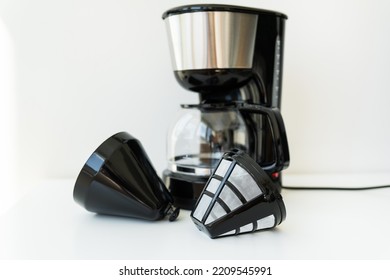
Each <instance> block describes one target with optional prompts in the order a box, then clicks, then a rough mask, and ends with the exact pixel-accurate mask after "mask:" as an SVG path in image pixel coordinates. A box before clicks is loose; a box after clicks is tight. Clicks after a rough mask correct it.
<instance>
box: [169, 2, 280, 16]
mask: <svg viewBox="0 0 390 280" xmlns="http://www.w3.org/2000/svg"><path fill="white" fill-rule="evenodd" d="M196 12H233V13H245V14H261V15H266V16H276V17H281V18H284V19H287V15H285V14H283V13H281V12H277V11H272V10H265V9H258V8H252V7H243V6H235V5H221V4H192V5H184V6H178V7H175V8H172V9H169V10H167V11H166V12H164V13H163V15H162V18H163V19H166V18H167V17H169V16H173V15H179V14H186V13H196Z"/></svg>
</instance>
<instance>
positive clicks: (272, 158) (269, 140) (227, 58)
mask: <svg viewBox="0 0 390 280" xmlns="http://www.w3.org/2000/svg"><path fill="white" fill-rule="evenodd" d="M163 19H164V21H165V23H166V27H167V31H168V38H169V46H170V51H171V58H172V65H173V70H174V75H175V77H176V79H177V81H178V82H179V84H180V85H181V86H183V87H184V88H185V89H188V90H190V91H194V92H197V93H198V95H199V104H193V105H182V112H181V113H180V116H179V118H178V119H177V121H176V122H175V124H174V125H173V126H172V127H171V129H170V131H169V136H168V137H169V138H168V168H167V169H166V170H165V171H164V174H163V179H164V182H165V184H166V185H167V186H168V188H169V190H170V192H171V194H172V196H173V198H174V201H175V204H176V206H179V207H181V208H184V209H193V207H194V205H195V202H196V201H197V199H198V197H199V195H200V194H201V192H202V190H203V188H204V186H205V184H206V182H207V181H208V179H209V177H210V175H211V174H212V173H213V171H214V170H215V168H216V167H217V164H218V162H219V160H220V158H221V157H222V155H223V154H224V153H225V152H228V151H229V150H231V149H235V148H236V149H240V150H242V151H244V152H245V153H247V154H248V155H249V156H250V157H251V158H252V159H254V160H255V161H256V163H257V164H258V165H260V166H261V167H262V169H263V170H264V171H265V172H266V173H267V174H268V175H269V177H270V179H272V180H273V181H274V183H275V184H274V185H276V186H278V187H279V188H280V171H281V170H283V169H285V168H286V167H287V166H288V164H289V151H288V144H287V138H286V132H285V128H284V124H283V119H282V117H281V115H280V111H279V109H280V105H281V84H282V64H283V41H284V39H283V38H284V24H285V20H286V19H287V17H286V16H285V15H284V14H281V13H278V12H274V11H267V10H261V9H254V8H246V7H239V6H226V5H213V4H210V5H188V6H181V7H177V8H173V9H170V10H168V11H166V12H165V13H164V14H163Z"/></svg>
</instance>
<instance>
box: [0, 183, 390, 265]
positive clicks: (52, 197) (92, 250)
mask: <svg viewBox="0 0 390 280" xmlns="http://www.w3.org/2000/svg"><path fill="white" fill-rule="evenodd" d="M73 184H74V181H72V180H57V181H47V182H44V183H42V184H41V185H40V186H38V187H37V188H35V190H34V191H33V192H32V193H31V194H29V195H27V196H25V197H24V198H23V199H21V200H20V201H19V202H18V203H17V204H16V205H15V206H14V207H13V208H11V209H10V210H9V211H8V212H6V213H5V214H3V215H2V216H0V228H1V230H0V248H1V249H0V259H275V260H278V259H353V260H355V259H390V188H386V189H374V190H364V191H363V190H360V191H341V190H337V191H325V190H283V192H282V195H283V197H284V201H285V204H286V208H287V219H286V220H285V221H284V222H283V223H282V224H281V225H279V226H278V227H277V228H275V229H273V230H267V231H263V232H256V233H252V234H244V235H239V236H233V237H225V238H219V239H210V238H209V237H208V236H206V235H205V234H204V233H202V232H200V231H198V229H197V228H196V227H195V225H194V224H193V223H192V221H191V219H190V217H189V214H190V213H189V212H188V211H182V212H181V214H180V216H179V219H178V220H177V221H176V222H168V221H167V220H163V221H158V222H149V221H143V220H137V219H131V218H119V217H112V216H104V215H96V214H93V213H90V212H87V211H86V210H84V209H83V208H82V207H80V206H79V205H78V204H76V203H75V202H74V201H73V197H72V192H73Z"/></svg>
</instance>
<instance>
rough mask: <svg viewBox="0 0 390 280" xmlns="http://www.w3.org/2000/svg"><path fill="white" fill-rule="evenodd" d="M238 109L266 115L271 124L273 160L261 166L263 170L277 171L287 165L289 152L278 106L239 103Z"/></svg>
mask: <svg viewBox="0 0 390 280" xmlns="http://www.w3.org/2000/svg"><path fill="white" fill-rule="evenodd" d="M237 106H238V109H239V110H240V111H243V112H248V113H255V114H261V115H265V116H267V118H268V120H269V121H270V124H271V133H272V139H273V142H274V149H275V150H274V151H275V161H274V162H273V163H272V164H270V165H266V166H263V165H261V167H262V168H263V169H264V170H265V171H269V172H272V173H273V172H278V171H281V170H283V169H285V168H287V167H288V165H289V164H290V152H289V148H288V141H287V135H286V128H285V126H284V122H283V118H282V115H281V114H280V111H279V109H278V108H269V107H264V106H261V105H256V104H247V103H239V104H237Z"/></svg>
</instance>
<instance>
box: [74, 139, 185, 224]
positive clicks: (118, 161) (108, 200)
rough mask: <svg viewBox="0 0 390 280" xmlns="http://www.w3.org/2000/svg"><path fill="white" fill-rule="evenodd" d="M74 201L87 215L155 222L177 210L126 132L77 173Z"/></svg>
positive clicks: (101, 148) (138, 145)
mask: <svg viewBox="0 0 390 280" xmlns="http://www.w3.org/2000/svg"><path fill="white" fill-rule="evenodd" d="M73 198H74V200H75V201H76V202H77V203H79V204H80V205H81V206H83V207H84V208H85V209H87V210H88V211H91V212H95V213H100V214H109V215H117V216H126V217H133V218H140V219H146V220H159V219H162V218H164V217H165V216H167V215H168V216H170V220H174V219H176V217H177V215H178V211H179V210H178V209H174V207H173V206H172V204H173V199H172V196H171V194H170V193H169V192H168V190H167V188H166V187H165V185H164V183H163V182H162V180H161V179H160V178H159V177H158V175H157V174H156V172H155V170H154V168H153V166H152V165H151V163H150V160H149V158H148V156H147V154H146V153H145V151H144V149H143V147H142V145H141V143H140V142H139V141H138V140H137V139H136V138H134V137H132V136H131V135H130V134H128V133H126V132H120V133H117V134H115V135H113V136H111V137H110V138H108V139H107V140H106V141H105V142H103V143H102V144H101V145H100V146H99V147H98V148H97V149H96V151H95V152H94V153H93V154H92V155H91V156H90V157H89V159H88V160H87V162H86V163H85V165H84V167H83V169H82V170H81V172H80V174H79V176H78V178H77V180H76V184H75V186H74V191H73Z"/></svg>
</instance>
